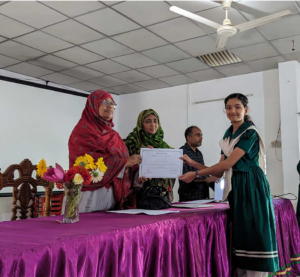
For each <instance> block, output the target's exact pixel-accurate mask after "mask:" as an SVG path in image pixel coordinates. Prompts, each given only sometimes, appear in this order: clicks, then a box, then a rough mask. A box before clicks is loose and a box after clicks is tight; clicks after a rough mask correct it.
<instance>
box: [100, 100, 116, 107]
mask: <svg viewBox="0 0 300 277" xmlns="http://www.w3.org/2000/svg"><path fill="white" fill-rule="evenodd" d="M101 103H102V104H103V105H104V106H106V107H108V106H112V107H113V108H114V109H115V108H116V107H117V104H116V103H114V102H109V101H107V100H102V101H101Z"/></svg>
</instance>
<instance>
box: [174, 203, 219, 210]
mask: <svg viewBox="0 0 300 277" xmlns="http://www.w3.org/2000/svg"><path fill="white" fill-rule="evenodd" d="M213 206H214V205H201V204H186V203H182V204H173V205H172V207H177V208H189V209H198V208H209V207H213Z"/></svg>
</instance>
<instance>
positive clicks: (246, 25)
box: [235, 10, 292, 32]
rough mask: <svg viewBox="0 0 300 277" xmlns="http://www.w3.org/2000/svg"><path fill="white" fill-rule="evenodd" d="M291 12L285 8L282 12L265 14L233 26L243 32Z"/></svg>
mask: <svg viewBox="0 0 300 277" xmlns="http://www.w3.org/2000/svg"><path fill="white" fill-rule="evenodd" d="M291 13H292V12H291V11H289V10H286V11H282V12H279V13H274V14H271V15H267V16H264V17H261V18H257V19H254V20H251V21H248V22H245V23H242V24H239V25H236V26H235V27H236V28H237V29H238V30H239V32H244V31H247V30H249V29H252V28H256V27H258V26H260V25H264V24H267V23H269V22H272V21H275V20H278V19H280V18H282V17H284V16H287V15H290V14H291Z"/></svg>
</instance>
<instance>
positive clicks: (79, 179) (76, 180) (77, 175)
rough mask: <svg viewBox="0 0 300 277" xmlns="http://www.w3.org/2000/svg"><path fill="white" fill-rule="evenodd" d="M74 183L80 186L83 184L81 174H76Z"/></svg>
mask: <svg viewBox="0 0 300 277" xmlns="http://www.w3.org/2000/svg"><path fill="white" fill-rule="evenodd" d="M73 183H74V184H75V185H80V184H82V183H83V178H82V176H81V175H80V174H79V173H76V174H75V176H74V178H73Z"/></svg>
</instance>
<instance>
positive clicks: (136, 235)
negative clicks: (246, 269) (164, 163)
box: [0, 200, 300, 277]
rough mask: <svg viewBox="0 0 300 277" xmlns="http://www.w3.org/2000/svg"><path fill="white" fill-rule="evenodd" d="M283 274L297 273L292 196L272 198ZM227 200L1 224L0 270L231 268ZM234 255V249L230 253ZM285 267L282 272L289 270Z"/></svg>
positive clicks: (192, 271)
mask: <svg viewBox="0 0 300 277" xmlns="http://www.w3.org/2000/svg"><path fill="white" fill-rule="evenodd" d="M274 207H275V214H276V220H277V239H278V248H279V255H280V266H281V271H280V272H279V273H283V274H281V276H285V275H284V274H295V275H297V274H300V266H299V264H298V262H300V241H299V239H300V238H299V230H298V225H297V221H296V217H295V212H294V210H293V208H292V205H291V203H290V201H288V200H275V201H274ZM228 214H229V209H228V205H225V204H216V205H215V206H214V207H213V208H209V209H205V210H204V209H201V210H199V209H198V210H183V209H180V213H176V214H168V215H161V216H147V215H125V214H124V215H121V214H110V213H105V212H99V213H90V214H81V215H80V221H79V222H77V223H75V224H60V223H58V222H57V219H58V220H61V219H62V218H61V216H58V217H46V218H38V219H27V220H23V221H15V222H3V223H0V276H30V277H34V276H41V277H46V276H55V277H63V276H66V277H75V276H87V277H93V276H118V277H121V276H124V277H131V276H132V277H139V276H140V277H144V276H161V277H168V276H174V277H176V276H178V277H183V276H203V277H210V276H220V277H223V276H224V277H229V276H230V275H231V273H230V267H229V264H230V262H229V261H230V251H228V245H230V231H229V228H228V226H230V222H227V220H228ZM228 254H229V255H228ZM284 272H285V273H284Z"/></svg>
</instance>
